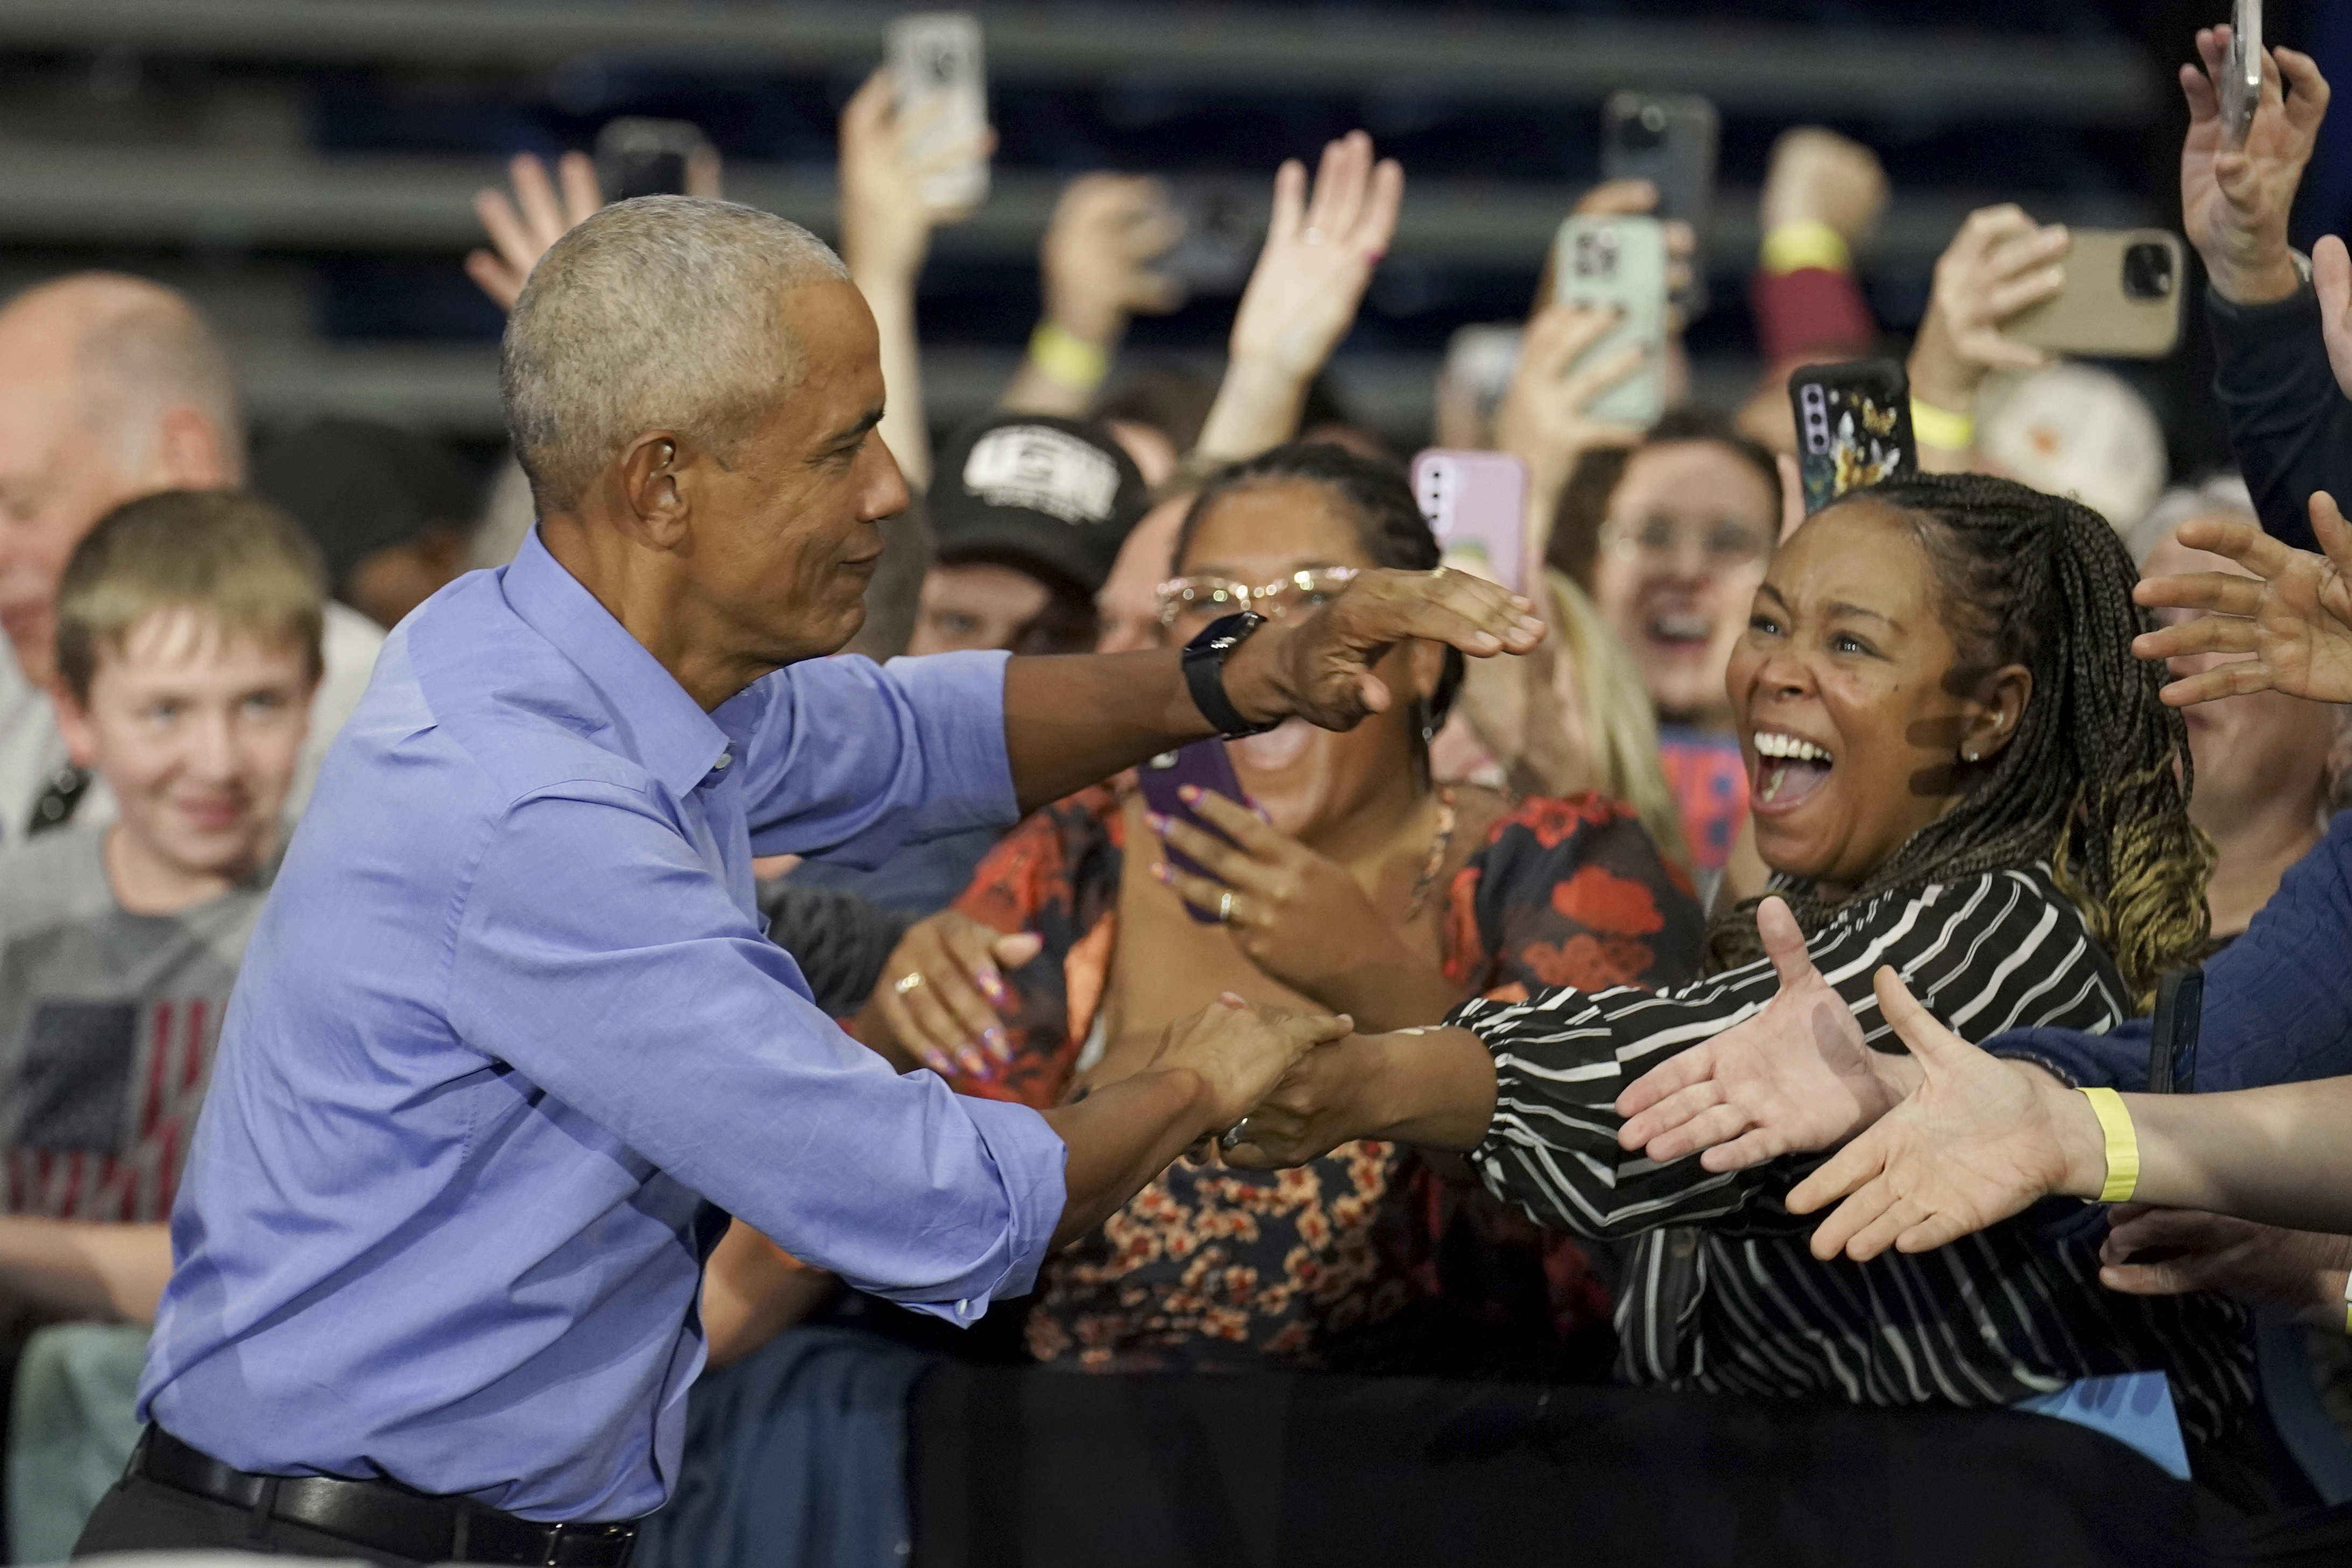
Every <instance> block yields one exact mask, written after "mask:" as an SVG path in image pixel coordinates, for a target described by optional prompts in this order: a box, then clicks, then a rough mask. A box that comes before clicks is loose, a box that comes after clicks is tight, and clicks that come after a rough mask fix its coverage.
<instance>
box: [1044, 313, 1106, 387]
mask: <svg viewBox="0 0 2352 1568" xmlns="http://www.w3.org/2000/svg"><path fill="white" fill-rule="evenodd" d="M1029 360H1030V362H1031V363H1032V364H1034V365H1035V366H1036V367H1037V368H1038V370H1040V371H1044V372H1045V379H1046V380H1047V381H1050V382H1055V383H1056V384H1057V385H1061V386H1066V387H1067V388H1069V389H1070V390H1071V391H1072V392H1092V391H1094V390H1095V388H1097V387H1098V386H1100V385H1102V384H1103V380H1104V378H1105V377H1107V376H1108V375H1109V374H1110V353H1109V351H1108V350H1106V349H1104V348H1103V347H1102V346H1101V345H1100V344H1097V343H1089V342H1087V340H1085V339H1084V338H1081V337H1079V336H1078V335H1077V334H1076V332H1073V331H1071V330H1070V329H1068V328H1066V327H1065V326H1063V325H1061V323H1059V322H1057V321H1040V322H1038V323H1037V329H1036V330H1035V331H1034V332H1032V333H1030V334H1029Z"/></svg>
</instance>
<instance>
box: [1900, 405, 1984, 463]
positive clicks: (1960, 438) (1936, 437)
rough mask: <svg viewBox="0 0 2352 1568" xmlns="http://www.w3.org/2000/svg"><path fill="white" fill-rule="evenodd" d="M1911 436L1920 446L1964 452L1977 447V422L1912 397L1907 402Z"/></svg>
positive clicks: (1961, 414) (1965, 415)
mask: <svg viewBox="0 0 2352 1568" xmlns="http://www.w3.org/2000/svg"><path fill="white" fill-rule="evenodd" d="M1911 434H1914V435H1916V436H1917V437H1918V438H1919V444H1920V445H1922V446H1937V447H1941V448H1942V449H1943V450H1945V451H1946V452H1966V451H1967V450H1968V449H1969V447H1971V446H1974V445H1975V444H1977V422H1976V420H1975V419H1974V418H1973V417H1972V416H1970V415H1969V414H1965V413H1953V412H1952V411H1951V410H1950V409H1948V408H1937V406H1936V405H1935V404H1934V403H1932V402H1920V401H1919V400H1918V399H1917V398H1916V397H1915V398H1913V399H1912V400H1911Z"/></svg>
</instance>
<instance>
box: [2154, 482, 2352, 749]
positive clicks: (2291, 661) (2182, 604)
mask: <svg viewBox="0 0 2352 1568" xmlns="http://www.w3.org/2000/svg"><path fill="white" fill-rule="evenodd" d="M2311 527H2312V531H2313V532H2314V533H2315V534H2317V535H2318V537H2319V543H2320V548H2321V549H2325V550H2326V552H2327V553H2326V555H2324V556H2317V555H2313V554H2312V553H2311V552H2310V551H2308V550H2299V549H2294V547H2292V546H2290V545H2284V544H2282V543H2280V542H2279V541H2278V540H2276V539H2274V538H2271V537H2270V536H2269V535H2268V534H2265V533H2263V531H2262V530H2261V529H2260V528H2255V527H2254V526H2253V525H2252V524H2251V523H2232V522H2221V521H2219V520H2216V519H2213V518H2199V519H2197V520H2194V521H2191V522H2188V523H2184V524H2182V525H2181V528H2180V542H2181V543H2182V544H2184V545H2186V546H2188V547H2189V549H2201V550H2210V552H2212V553H2213V554H2215V555H2221V556H2227V557H2229V558H2230V559H2231V560H2234V561H2236V562H2237V563H2238V564H2239V565H2240V566H2242V567H2243V568H2245V569H2246V570H2248V571H2250V572H2252V573H2253V574H2254V575H2253V577H2252V578H2246V577H2240V576H2237V575H2236V574H2234V573H2228V572H2218V571H2206V572H2190V573H2188V574H2186V575H2183V576H2179V577H2153V578H2148V579H2147V580H2143V581H2142V582H2141V583H2140V584H2139V586H2138V587H2137V588H2136V589H2135V590H2133V591H2132V597H2133V598H2134V599H2135V600H2137V601H2138V602H2139V603H2142V604H2145V605H2147V606H2149V607H2150V608H2151V609H2156V608H2171V609H2180V610H2202V611H2205V612H2207V613H2205V614H2203V615H2200V616H2199V617H2198V618H2197V619H2195V620H2193V621H2184V622H2181V623H2180V624H2179V625H2177V626H2162V627H2158V629H2157V630H2155V631H2153V632H2143V633H2142V634H2141V635H2140V636H2138V637H2137V638H2135V639H2133V641H2132V652H2133V653H2136V654H2137V655H2138V656H2139V657H2141V658H2143V659H2170V658H2176V657H2179V656H2180V655H2182V654H2187V653H2251V654H2252V655H2253V657H2252V658H2241V659H2234V660H2231V662H2230V663H2228V664H2219V665H2216V666H2215V667H2213V668H2212V669H2210V670H2204V671H2201V672H2200V673H2198V674H2192V675H2186V676H2183V677H2182V678H2181V679H2179V680H2177V681H2174V682H2173V683H2172V684H2171V685H2168V686H2166V687H2165V688H2164V700H2165V701H2166V702H2168V703H2169V704H2171V705H2172V706H2174V707H2187V706H2189V704H2191V703H2201V702H2210V701H2211V700H2212V699H2214V698H2215V697H2227V696H2235V695H2239V694H2240V693H2242V692H2260V691H2273V692H2284V693H2285V694H2286V695H2289V696H2296V697H2309V698H2311V699H2312V700H2313V701H2315V702H2329V703H2340V702H2352V526H2347V524H2346V522H2345V520H2344V515H2343V514H2342V513H2341V512H2339V511H2337V510H2336V501H2335V498H2334V497H2331V496H2329V495H2328V494H2327V492H2326V491H2325V490H2322V491H2319V492H2317V493H2316V494H2315V495H2314V496H2313V497H2311Z"/></svg>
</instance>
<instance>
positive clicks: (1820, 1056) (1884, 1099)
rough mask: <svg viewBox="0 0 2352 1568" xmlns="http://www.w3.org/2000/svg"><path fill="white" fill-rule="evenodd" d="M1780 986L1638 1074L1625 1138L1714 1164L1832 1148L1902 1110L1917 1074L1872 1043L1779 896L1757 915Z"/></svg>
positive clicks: (1625, 1097) (1666, 1155) (1739, 1165)
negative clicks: (1753, 1008)
mask: <svg viewBox="0 0 2352 1568" xmlns="http://www.w3.org/2000/svg"><path fill="white" fill-rule="evenodd" d="M1756 929H1757V932H1758V934H1759V936H1762V937H1763V938H1764V952H1765V954H1766V956H1769V958H1770V959H1771V960H1772V967H1773V968H1774V969H1776V970H1778V971H1779V972H1780V995H1778V996H1776V997H1774V998H1772V999H1771V1000H1770V1001H1769V1002H1767V1003H1766V1004H1764V1007H1763V1009H1762V1010H1760V1011H1759V1012H1758V1013H1757V1014H1756V1015H1755V1016H1754V1017H1752V1018H1749V1019H1746V1020H1745V1021H1743V1022H1741V1023H1738V1024H1735V1025H1734V1026H1733V1027H1731V1028H1730V1029H1727V1030H1724V1031H1723V1032H1722V1033H1721V1034H1718V1035H1717V1036H1716V1037H1715V1038H1714V1039H1713V1040H1707V1041H1706V1042H1705V1043H1703V1044H1699V1045H1695V1046H1693V1047H1691V1049H1690V1050H1688V1051H1683V1052H1681V1053H1679V1054H1678V1055H1675V1056H1674V1057H1672V1058H1670V1059H1669V1060H1667V1061H1664V1062H1662V1063H1660V1064H1659V1065H1658V1066H1657V1067H1655V1068H1653V1069H1652V1070H1651V1071H1649V1072H1647V1073H1645V1074H1643V1076H1642V1077H1640V1078H1637V1079H1635V1080H1634V1081H1633V1082H1632V1083H1631V1084H1629V1085H1628V1086H1627V1087H1626V1089H1625V1092H1623V1093H1622V1094H1620V1095H1619V1096H1618V1097H1617V1113H1618V1114H1619V1115H1621V1116H1623V1117H1625V1118H1626V1122H1625V1124H1624V1126H1623V1127H1622V1128H1620V1129H1619V1131H1618V1134H1617V1141H1618V1142H1619V1143H1620V1144H1621V1145H1623V1146H1624V1147H1626V1148H1628V1149H1640V1150H1641V1151H1642V1152H1643V1154H1645V1155H1648V1156H1649V1157H1650V1158H1651V1159H1654V1160H1658V1161H1662V1162H1663V1161H1665V1160H1673V1159H1680V1158H1681V1157H1682V1156H1683V1155H1687V1154H1690V1153H1691V1152H1692V1151H1694V1150H1703V1151H1705V1152H1704V1153H1702V1154H1701V1155H1699V1164H1700V1165H1701V1166H1705V1167H1706V1169H1708V1170H1711V1171H1736V1170H1744V1169H1746V1168H1747V1167H1748V1166H1753V1165H1760V1164H1762V1163H1763V1162H1764V1161H1766V1160H1770V1159H1777V1158H1779V1157H1780V1155H1786V1154H1792V1153H1797V1152H1800V1151H1811V1150H1817V1149H1827V1148H1834V1147H1835V1146H1836V1145H1839V1144H1841V1143H1843V1142H1844V1141H1845V1140H1846V1139H1848V1138H1851V1137H1853V1135H1854V1134H1856V1133H1859V1132H1860V1131H1862V1130H1863V1129H1864V1127H1867V1126H1869V1125H1870V1124H1872V1123H1874V1122H1875V1121H1877V1120H1878V1119H1879V1118H1880V1117H1881V1116H1884V1115H1885V1114H1886V1113H1887V1112H1888V1111H1890V1110H1892V1109H1894V1107H1895V1104H1896V1103H1897V1102H1899V1101H1900V1100H1901V1099H1902V1098H1903V1095H1904V1093H1905V1092H1906V1090H1907V1089H1908V1088H1909V1086H1910V1082H1911V1081H1912V1079H1913V1078H1914V1077H1915V1076H1916V1069H1913V1068H1912V1067H1911V1065H1910V1063H1908V1062H1906V1061H1903V1059H1901V1058H1899V1057H1894V1056H1888V1055H1885V1054H1883V1053H1881V1052H1879V1051H1873V1050H1871V1049H1870V1047H1869V1046H1867V1045H1866V1044H1864V1042H1863V1038H1862V1026H1861V1025H1860V1024H1859V1023H1857V1022H1855V1021H1854V1016H1853V1009H1850V1008H1848V1007H1847V1006H1846V1005H1845V998H1843V997H1841V996H1839V995H1838V994H1837V992H1835V991H1834V990H1832V989H1831V988H1830V984H1829V982H1828V981H1827V980H1824V979H1822V973H1821V971H1820V970H1819V969H1816V968H1814V967H1813V960H1812V957H1811V955H1810V954H1809V953H1807V952H1806V950H1805V936H1804V933H1803V932H1802V931H1801V930H1800V929H1799V928H1798V926H1797V917H1796V916H1795V915H1791V914H1790V912H1789V906H1788V904H1785V903H1783V902H1782V901H1781V900H1780V899H1777V898H1768V899H1766V900H1765V901H1764V902H1763V903H1762V904H1760V905H1759V906H1758V908H1757V911H1756Z"/></svg>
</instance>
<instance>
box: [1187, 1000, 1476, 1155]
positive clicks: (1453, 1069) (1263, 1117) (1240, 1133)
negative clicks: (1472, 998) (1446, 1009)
mask: <svg viewBox="0 0 2352 1568" xmlns="http://www.w3.org/2000/svg"><path fill="white" fill-rule="evenodd" d="M1494 1119H1495V1059H1494V1057H1493V1056H1492V1055H1491V1054H1490V1053H1489V1052H1488V1051H1487V1050H1486V1045H1485V1044H1484V1043H1483V1042H1482V1041H1481V1040H1479V1039H1478V1037H1477V1036H1476V1035H1475V1034H1473V1033H1471V1032H1470V1031H1469V1030H1466V1029H1416V1030H1402V1031H1401V1032H1399V1033H1396V1034H1373V1035H1363V1034H1359V1035H1351V1036H1349V1038H1348V1039H1346V1040H1341V1041H1339V1043H1338V1044H1336V1045H1329V1046H1326V1047H1325V1048H1323V1049H1322V1050H1320V1051H1309V1052H1308V1053H1307V1054H1306V1055H1305V1056H1302V1057H1301V1058H1299V1060H1298V1061H1297V1063H1296V1064H1295V1065H1294V1066H1293V1067H1292V1068H1291V1069H1290V1071H1288V1072H1286V1073H1285V1074H1284V1075H1283V1077H1282V1081H1281V1082H1279V1083H1277V1084H1276V1085H1275V1086H1274V1088H1273V1089H1272V1090H1271V1091H1270V1092H1268V1093H1267V1094H1266V1096H1265V1099H1264V1100H1262V1101H1260V1102H1259V1103H1258V1104H1257V1105H1256V1106H1255V1107H1254V1108H1252V1110H1251V1111H1250V1113H1249V1118H1248V1120H1247V1121H1245V1122H1244V1123H1242V1124H1240V1125H1239V1126H1238V1127H1236V1128H1235V1129H1234V1132H1233V1134H1231V1135H1232V1138H1233V1142H1232V1143H1231V1144H1230V1145H1227V1147H1226V1149H1225V1153H1224V1158H1225V1163H1226V1164H1227V1165H1233V1166H1244V1167H1245V1168H1247V1169H1251V1170H1275V1169H1279V1168H1281V1167H1284V1166H1300V1165H1305V1164H1306V1163H1307V1161H1308V1160H1311V1159H1315V1158H1317V1157H1318V1156H1319V1155H1327V1154H1329V1153H1330V1152H1331V1151H1332V1150H1333V1149H1336V1148H1338V1147H1339V1145H1342V1144H1352V1143H1354V1142H1356V1141H1357V1140H1358V1139H1360V1138H1387V1139H1391V1140H1394V1141H1396V1142H1398V1143H1405V1144H1412V1145H1416V1146H1418V1147H1421V1148H1430V1149H1449V1150H1455V1151H1460V1150H1465V1149H1473V1148H1475V1147H1477V1146H1478V1145H1479V1143H1480V1142H1481V1141H1482V1140H1483V1139H1484V1138H1485V1137H1486V1129H1487V1127H1488V1125H1489V1124H1491V1123H1492V1122H1493V1121H1494Z"/></svg>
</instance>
